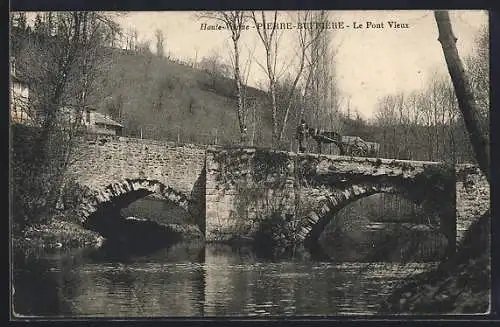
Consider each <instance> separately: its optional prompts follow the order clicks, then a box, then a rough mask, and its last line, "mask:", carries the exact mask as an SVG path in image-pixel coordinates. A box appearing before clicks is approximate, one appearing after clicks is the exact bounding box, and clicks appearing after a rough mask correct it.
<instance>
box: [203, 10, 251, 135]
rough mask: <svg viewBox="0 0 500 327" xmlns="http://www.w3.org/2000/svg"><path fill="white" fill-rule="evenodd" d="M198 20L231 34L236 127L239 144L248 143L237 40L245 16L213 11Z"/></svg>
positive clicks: (242, 12) (243, 14)
mask: <svg viewBox="0 0 500 327" xmlns="http://www.w3.org/2000/svg"><path fill="white" fill-rule="evenodd" d="M199 18H208V19H212V20H216V21H219V22H221V23H222V24H224V25H225V26H226V28H227V29H228V30H229V32H230V33H231V41H232V45H233V49H232V50H233V52H232V58H231V59H232V63H233V68H234V70H233V73H234V74H233V76H234V83H235V86H236V98H237V113H238V125H239V129H240V142H241V143H242V144H245V143H246V142H247V141H248V129H247V125H246V116H247V115H246V108H245V106H244V102H245V100H244V98H243V93H244V87H245V86H244V85H243V82H242V79H243V78H242V74H241V71H240V48H239V40H240V37H241V31H242V26H243V25H244V24H245V22H246V20H247V16H246V15H245V12H244V11H240V10H233V11H213V12H206V13H203V14H201V15H200V16H199Z"/></svg>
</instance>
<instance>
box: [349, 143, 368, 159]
mask: <svg viewBox="0 0 500 327" xmlns="http://www.w3.org/2000/svg"><path fill="white" fill-rule="evenodd" d="M365 153H366V152H365V150H364V149H363V148H362V147H361V146H360V145H359V144H355V145H353V146H352V155H353V156H355V157H363V156H364V155H365Z"/></svg>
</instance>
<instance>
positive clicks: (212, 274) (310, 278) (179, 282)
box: [13, 244, 435, 317]
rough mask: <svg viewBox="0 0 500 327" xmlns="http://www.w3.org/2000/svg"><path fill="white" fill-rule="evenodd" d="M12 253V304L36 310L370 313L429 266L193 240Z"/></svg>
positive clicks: (25, 311) (65, 313)
mask: <svg viewBox="0 0 500 327" xmlns="http://www.w3.org/2000/svg"><path fill="white" fill-rule="evenodd" d="M15 259H16V260H15V270H14V283H13V285H14V287H15V289H14V296H13V306H14V312H15V313H16V314H17V315H18V316H43V317H55V316H62V317H82V316H83V317H89V316H97V317H173V316H198V317H199V316H205V317H206V316H278V315H279V316H283V315H285V316H286V315H307V316H316V315H319V316H324V315H342V314H354V313H356V314H374V313H376V312H377V306H378V304H379V303H380V301H381V300H383V299H384V297H386V296H387V295H388V294H389V293H390V292H391V290H393V288H394V287H395V286H396V285H397V284H398V283H401V282H402V281H404V280H405V279H406V278H407V276H409V275H412V274H415V273H418V272H421V271H424V270H427V269H429V268H431V267H432V266H434V265H435V264H433V263H406V264H397V263H341V264H335V263H329V262H317V261H316V262H315V261H310V260H309V259H288V260H282V261H266V260H263V259H258V258H256V257H255V255H254V254H253V252H252V251H250V250H245V249H231V248H229V247H227V246H220V245H218V246H217V245H206V246H203V245H199V244H177V245H174V246H172V247H170V248H166V249H161V250H158V251H156V252H155V253H151V254H149V255H146V256H141V257H136V258H133V257H128V258H125V257H119V256H116V255H114V254H112V253H111V254H110V253H106V250H105V249H101V250H85V251H83V250H82V251H76V252H69V253H62V252H59V253H52V254H44V255H37V256H26V255H17V256H16V258H15Z"/></svg>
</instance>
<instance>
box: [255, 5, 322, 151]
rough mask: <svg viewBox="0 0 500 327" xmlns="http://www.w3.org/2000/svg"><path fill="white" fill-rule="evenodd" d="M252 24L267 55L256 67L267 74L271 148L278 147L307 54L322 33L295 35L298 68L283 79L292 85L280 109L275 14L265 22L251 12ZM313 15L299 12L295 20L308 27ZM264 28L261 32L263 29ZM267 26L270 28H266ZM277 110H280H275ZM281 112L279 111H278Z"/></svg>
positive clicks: (319, 29) (299, 33)
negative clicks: (270, 112) (263, 61)
mask: <svg viewBox="0 0 500 327" xmlns="http://www.w3.org/2000/svg"><path fill="white" fill-rule="evenodd" d="M251 17H252V20H253V22H254V24H255V26H256V30H257V33H258V35H259V38H260V40H261V42H262V45H263V46H264V50H265V53H266V65H265V66H264V65H262V64H260V63H258V62H257V64H258V65H259V66H260V67H261V68H262V69H263V70H264V71H265V72H266V75H267V78H268V82H269V87H268V97H269V100H270V103H271V110H272V115H271V117H272V143H273V146H274V147H277V146H278V145H279V143H280V142H281V140H282V138H283V135H284V132H285V129H286V127H287V122H288V118H289V114H290V109H291V107H292V103H293V97H294V95H295V92H296V89H297V85H298V83H299V80H300V79H301V77H302V73H303V71H304V68H305V65H306V54H307V51H308V49H309V48H310V47H311V45H312V44H313V43H314V42H315V41H316V40H317V39H318V38H319V36H320V35H322V33H324V31H325V30H324V29H322V28H317V29H314V32H309V31H308V30H307V29H298V34H297V42H298V47H297V49H298V50H297V53H296V57H297V59H298V67H297V68H296V70H295V71H293V72H289V73H288V76H287V77H286V78H289V79H290V80H291V81H292V82H291V85H290V88H289V92H288V95H287V96H286V97H284V98H283V100H284V101H283V103H281V104H280V105H279V104H278V102H277V98H276V97H277V91H278V87H279V83H278V79H279V78H280V77H281V76H280V72H279V71H278V69H277V59H278V48H279V40H280V34H278V33H277V24H276V23H277V18H278V12H277V11H274V12H273V14H272V20H271V21H270V22H268V21H267V19H266V15H265V13H264V11H261V12H260V15H258V14H256V12H254V11H253V12H252V16H251ZM313 17H314V16H313V15H312V13H311V12H310V11H305V12H298V13H297V16H296V19H297V21H298V22H301V23H304V24H307V23H310V22H312V21H313ZM264 26H265V27H266V28H263V27H264ZM269 26H270V27H271V28H269ZM278 107H280V108H278ZM279 109H281V110H279ZM279 111H281V117H279Z"/></svg>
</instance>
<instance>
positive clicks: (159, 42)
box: [155, 29, 165, 57]
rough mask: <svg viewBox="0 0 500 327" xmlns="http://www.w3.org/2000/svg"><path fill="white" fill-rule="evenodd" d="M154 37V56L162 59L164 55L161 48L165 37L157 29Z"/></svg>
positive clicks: (163, 50)
mask: <svg viewBox="0 0 500 327" xmlns="http://www.w3.org/2000/svg"><path fill="white" fill-rule="evenodd" d="M155 37H156V55H157V56H158V57H163V55H164V53H165V49H164V48H163V41H164V40H165V37H164V36H163V32H162V30H160V29H157V30H156V31H155Z"/></svg>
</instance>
